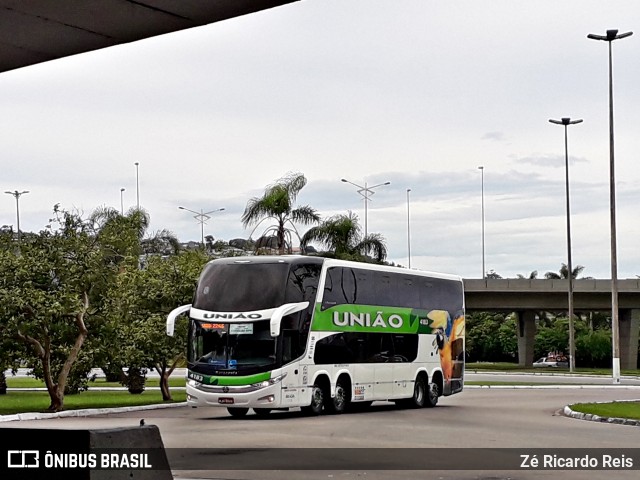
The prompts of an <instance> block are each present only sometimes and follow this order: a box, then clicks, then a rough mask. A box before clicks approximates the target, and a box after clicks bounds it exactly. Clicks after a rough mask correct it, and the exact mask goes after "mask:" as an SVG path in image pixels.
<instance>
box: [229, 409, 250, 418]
mask: <svg viewBox="0 0 640 480" xmlns="http://www.w3.org/2000/svg"><path fill="white" fill-rule="evenodd" d="M248 411H249V409H248V408H242V407H227V412H229V414H230V415H231V416H232V417H244V416H245V415H246V414H247V412H248Z"/></svg>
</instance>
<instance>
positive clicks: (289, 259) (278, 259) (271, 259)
mask: <svg viewBox="0 0 640 480" xmlns="http://www.w3.org/2000/svg"><path fill="white" fill-rule="evenodd" d="M214 262H215V263H216V264H224V265H233V264H256V263H259V264H265V263H288V264H292V265H294V264H295V265H297V264H316V265H321V264H325V263H326V265H327V267H351V268H361V269H366V270H378V271H383V272H389V273H402V274H405V275H406V274H409V275H417V276H421V277H432V278H440V279H443V280H452V281H457V282H462V277H460V276H458V275H452V274H448V273H438V272H430V271H426V270H416V269H407V268H402V267H396V266H391V265H380V264H378V263H367V262H353V261H349V260H338V259H333V258H327V257H318V256H314V255H253V256H244V257H225V258H218V259H216V260H212V261H211V262H209V263H214Z"/></svg>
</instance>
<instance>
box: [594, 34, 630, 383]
mask: <svg viewBox="0 0 640 480" xmlns="http://www.w3.org/2000/svg"><path fill="white" fill-rule="evenodd" d="M631 35H633V32H626V33H620V34H619V33H618V30H607V33H606V35H596V34H593V33H590V34H589V35H587V38H590V39H591V40H603V41H605V42H609V208H610V212H611V213H610V216H611V344H612V350H613V383H620V329H619V326H620V325H619V319H618V258H617V251H616V243H617V240H616V183H615V162H614V158H615V157H614V149H613V61H612V55H611V44H612V43H613V41H614V40H618V39H620V38H626V37H629V36H631Z"/></svg>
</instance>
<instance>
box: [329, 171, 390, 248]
mask: <svg viewBox="0 0 640 480" xmlns="http://www.w3.org/2000/svg"><path fill="white" fill-rule="evenodd" d="M341 180H342V181H343V182H345V183H350V184H351V185H353V186H354V187H358V190H357V192H358V193H359V194H360V195H362V198H364V236H365V238H366V237H367V235H368V230H367V203H368V202H369V201H371V195H373V194H374V193H376V192H374V191H373V189H374V188H378V187H382V186H384V185H390V184H391V182H384V183H379V184H377V185H373V186H371V187H369V186H367V182H364V187H363V186H362V185H358V184H357V183H353V182H350V181H349V180H347V179H346V178H343V179H341Z"/></svg>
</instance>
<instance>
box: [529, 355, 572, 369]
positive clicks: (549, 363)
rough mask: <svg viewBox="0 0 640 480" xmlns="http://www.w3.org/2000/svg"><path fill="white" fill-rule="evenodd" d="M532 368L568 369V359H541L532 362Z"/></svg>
mask: <svg viewBox="0 0 640 480" xmlns="http://www.w3.org/2000/svg"><path fill="white" fill-rule="evenodd" d="M533 366H534V367H555V368H557V367H568V366H569V359H568V358H567V357H563V356H558V357H542V358H539V359H538V360H536V361H535V362H533Z"/></svg>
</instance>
